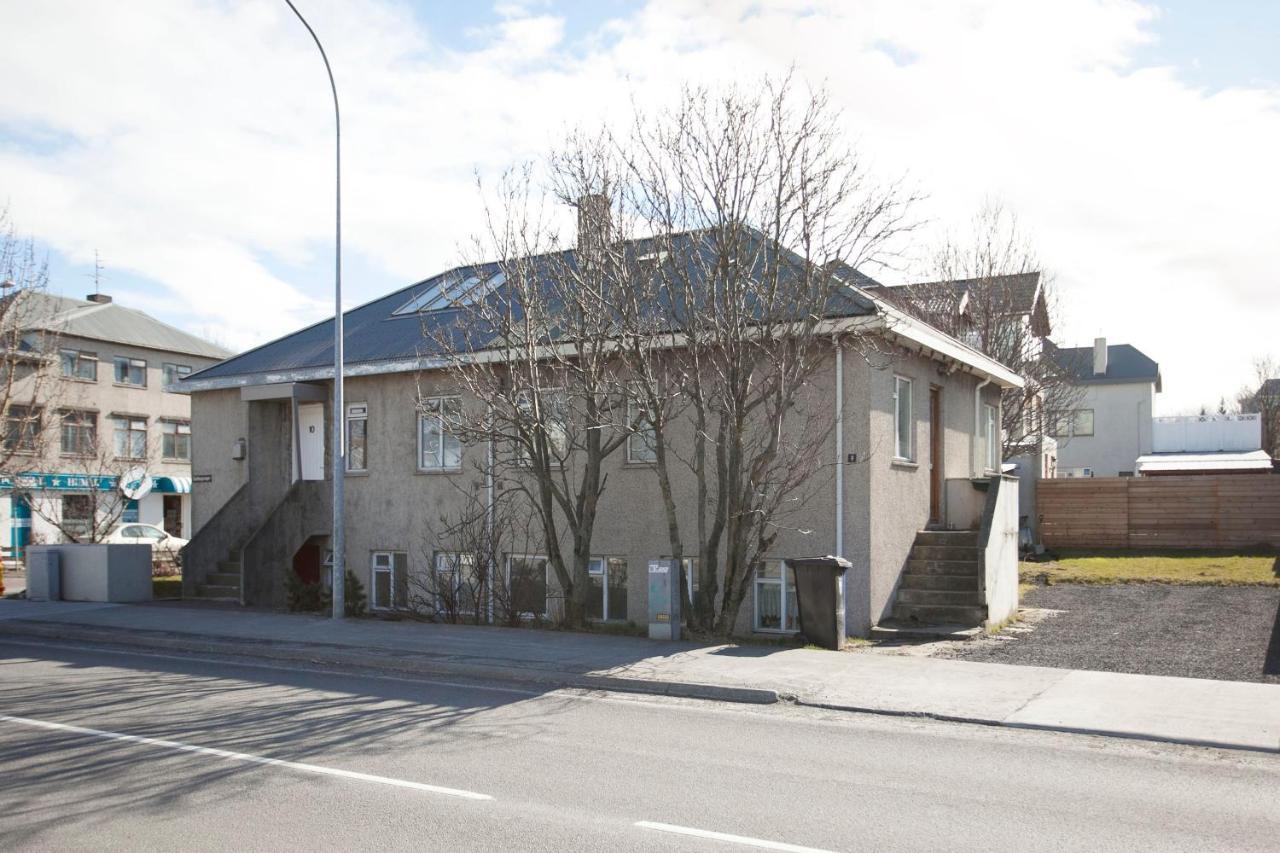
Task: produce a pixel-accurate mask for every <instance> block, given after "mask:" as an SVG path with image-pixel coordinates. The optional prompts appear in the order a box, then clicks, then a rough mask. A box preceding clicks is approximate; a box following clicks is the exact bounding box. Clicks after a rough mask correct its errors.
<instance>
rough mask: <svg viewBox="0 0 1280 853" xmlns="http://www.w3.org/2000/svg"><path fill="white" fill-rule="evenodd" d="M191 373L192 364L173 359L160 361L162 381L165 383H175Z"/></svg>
mask: <svg viewBox="0 0 1280 853" xmlns="http://www.w3.org/2000/svg"><path fill="white" fill-rule="evenodd" d="M190 375H191V365H189V364H178V363H176V362H172V361H165V362H161V363H160V381H161V383H162V384H164V385H173V384H175V383H177V382H178V381H180V380H182V379H186V378H187V377H188V376H190Z"/></svg>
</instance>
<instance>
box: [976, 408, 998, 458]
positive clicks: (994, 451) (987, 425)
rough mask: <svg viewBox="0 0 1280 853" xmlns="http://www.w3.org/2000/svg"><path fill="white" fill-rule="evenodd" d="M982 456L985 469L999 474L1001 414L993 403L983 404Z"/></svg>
mask: <svg viewBox="0 0 1280 853" xmlns="http://www.w3.org/2000/svg"><path fill="white" fill-rule="evenodd" d="M981 437H982V454H983V456H984V457H985V459H984V460H983V464H984V467H985V468H986V469H987V470H988V471H992V472H999V470H1000V465H1001V462H1002V460H1001V459H1000V412H999V409H997V408H996V407H995V406H993V405H992V404H991V403H983V404H982V436H981Z"/></svg>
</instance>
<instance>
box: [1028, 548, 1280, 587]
mask: <svg viewBox="0 0 1280 853" xmlns="http://www.w3.org/2000/svg"><path fill="white" fill-rule="evenodd" d="M1019 568H1020V574H1021V579H1022V581H1023V582H1024V583H1029V582H1039V581H1040V580H1041V579H1042V578H1043V579H1047V580H1048V581H1049V582H1050V583H1099V584H1108V583H1143V582H1155V583H1177V584H1199V585H1209V586H1226V585H1236V584H1264V585H1268V586H1280V555H1278V554H1275V553H1272V554H1259V553H1252V554H1241V553H1238V552H1237V553H1210V552H1204V551H1161V552H1134V551H1123V552H1119V551H1114V552H1095V553H1088V554H1082V553H1069V552H1064V553H1062V554H1061V555H1059V556H1058V557H1057V558H1056V559H1053V560H1049V561H1046V562H1039V563H1022V564H1020V566H1019Z"/></svg>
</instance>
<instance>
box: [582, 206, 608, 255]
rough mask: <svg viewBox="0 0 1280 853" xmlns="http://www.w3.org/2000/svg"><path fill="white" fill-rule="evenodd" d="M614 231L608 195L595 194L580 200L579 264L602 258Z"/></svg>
mask: <svg viewBox="0 0 1280 853" xmlns="http://www.w3.org/2000/svg"><path fill="white" fill-rule="evenodd" d="M612 230H613V222H612V219H611V215H610V211H609V197H608V196H607V195H599V194H595V193H593V194H591V195H584V196H583V197H582V198H580V199H578V262H579V263H581V262H583V261H584V260H586V259H588V258H600V257H602V256H603V255H604V250H605V247H606V246H608V245H609V242H610V232H611V231H612Z"/></svg>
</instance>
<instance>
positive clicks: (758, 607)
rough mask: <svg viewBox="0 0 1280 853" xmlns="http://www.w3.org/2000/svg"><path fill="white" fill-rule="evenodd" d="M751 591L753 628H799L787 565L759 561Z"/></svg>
mask: <svg viewBox="0 0 1280 853" xmlns="http://www.w3.org/2000/svg"><path fill="white" fill-rule="evenodd" d="M784 576H785V578H786V582H785V583H784V582H783V578H784ZM755 593H756V594H755V630H757V631H764V632H767V633H779V634H784V633H793V632H795V631H796V630H798V629H799V625H800V619H799V610H798V609H797V607H796V575H795V571H794V570H793V569H792V568H791V567H790V566H788V565H787V564H786V563H785V562H783V561H782V560H763V561H761V562H760V563H759V565H757V566H756V579H755Z"/></svg>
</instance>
